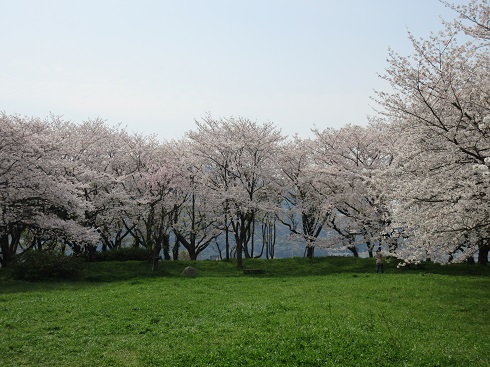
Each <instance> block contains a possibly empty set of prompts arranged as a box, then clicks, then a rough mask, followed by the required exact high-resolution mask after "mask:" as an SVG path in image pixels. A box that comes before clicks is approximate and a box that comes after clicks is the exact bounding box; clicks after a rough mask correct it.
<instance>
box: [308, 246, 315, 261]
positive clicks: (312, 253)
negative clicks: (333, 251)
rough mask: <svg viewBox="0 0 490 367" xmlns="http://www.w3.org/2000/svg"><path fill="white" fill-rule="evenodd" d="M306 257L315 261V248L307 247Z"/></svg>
mask: <svg viewBox="0 0 490 367" xmlns="http://www.w3.org/2000/svg"><path fill="white" fill-rule="evenodd" d="M306 257H307V258H308V259H313V258H314V257H315V247H314V246H310V245H307V246H306Z"/></svg>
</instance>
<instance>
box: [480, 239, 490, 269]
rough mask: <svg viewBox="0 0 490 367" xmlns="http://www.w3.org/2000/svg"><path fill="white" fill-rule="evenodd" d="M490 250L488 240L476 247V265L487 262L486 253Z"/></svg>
mask: <svg viewBox="0 0 490 367" xmlns="http://www.w3.org/2000/svg"><path fill="white" fill-rule="evenodd" d="M489 251H490V245H489V244H488V242H486V243H485V244H481V245H480V246H479V248H478V265H487V264H488V253H489Z"/></svg>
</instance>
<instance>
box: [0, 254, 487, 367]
mask: <svg viewBox="0 0 490 367" xmlns="http://www.w3.org/2000/svg"><path fill="white" fill-rule="evenodd" d="M189 264H190V263H179V262H171V263H165V269H161V270H160V272H159V273H158V274H156V275H155V274H151V273H150V272H149V270H148V268H147V267H146V266H145V264H142V263H132V262H130V263H112V264H109V263H99V264H90V268H89V269H88V272H87V278H88V279H89V280H90V281H86V282H80V283H65V282H54V283H25V282H13V281H8V280H3V281H1V282H0V366H240V365H241V366H300V365H301V366H458V367H460V366H482V367H488V366H489V365H490V326H489V323H488V314H489V311H490V277H489V275H490V272H489V269H482V268H480V267H467V266H465V265H462V266H456V267H438V266H434V265H431V266H427V267H426V268H425V269H422V270H416V271H407V270H403V271H402V270H396V269H395V268H394V267H393V266H391V267H390V266H388V269H387V273H386V274H383V275H381V274H374V273H373V264H372V261H371V260H369V259H364V260H363V259H352V258H323V259H314V260H312V261H311V260H310V261H309V260H307V259H284V260H275V261H272V262H271V261H264V260H247V262H246V265H247V267H250V268H261V269H264V270H265V275H257V276H244V275H243V274H242V272H239V271H238V270H236V269H235V267H234V266H233V264H228V263H223V262H210V261H204V262H198V263H194V264H193V265H194V266H195V267H196V268H198V269H199V271H200V273H199V276H198V277H197V278H195V279H189V278H184V277H182V276H181V275H180V273H181V271H182V269H183V268H184V267H185V266H187V265H189ZM468 273H469V274H468ZM479 320H481V321H479Z"/></svg>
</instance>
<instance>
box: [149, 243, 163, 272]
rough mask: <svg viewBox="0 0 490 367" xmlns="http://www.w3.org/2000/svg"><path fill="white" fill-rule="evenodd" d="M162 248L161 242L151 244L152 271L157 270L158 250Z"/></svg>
mask: <svg viewBox="0 0 490 367" xmlns="http://www.w3.org/2000/svg"><path fill="white" fill-rule="evenodd" d="M161 250H162V244H161V243H160V242H158V243H155V244H154V245H153V254H152V255H153V262H152V266H151V270H152V271H157V270H158V261H159V260H160V251H161Z"/></svg>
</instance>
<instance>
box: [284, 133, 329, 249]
mask: <svg viewBox="0 0 490 367" xmlns="http://www.w3.org/2000/svg"><path fill="white" fill-rule="evenodd" d="M283 152H284V153H283V154H282V156H281V157H280V159H279V160H278V162H279V163H278V164H279V168H280V170H281V181H280V182H281V186H280V192H281V193H282V197H283V200H282V202H281V203H280V205H279V207H278V210H277V214H276V215H277V218H278V220H279V221H280V222H281V223H282V224H283V225H285V226H286V227H287V228H288V229H289V231H290V232H291V234H292V235H293V236H299V237H301V238H302V239H304V241H305V243H306V248H305V253H306V256H307V257H310V258H312V257H313V256H314V251H315V246H316V244H317V240H318V236H320V234H321V233H322V229H323V227H324V225H325V223H326V222H327V221H328V220H331V218H332V217H333V216H334V207H333V205H332V195H331V194H332V191H331V190H330V189H329V188H327V187H325V186H324V185H323V184H322V183H321V181H320V175H319V171H318V166H317V165H316V164H315V162H314V160H313V152H314V149H313V142H312V141H311V140H309V139H301V138H299V137H298V136H294V137H293V138H292V140H290V141H288V142H287V144H285V146H284V149H283Z"/></svg>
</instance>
